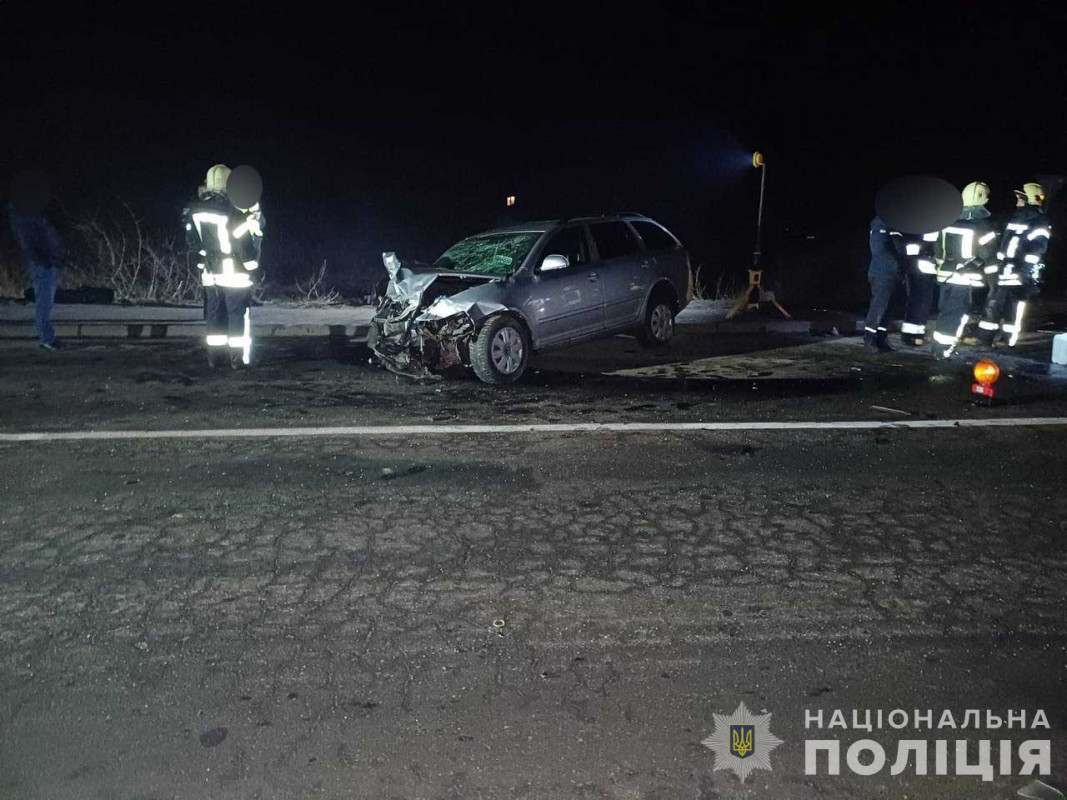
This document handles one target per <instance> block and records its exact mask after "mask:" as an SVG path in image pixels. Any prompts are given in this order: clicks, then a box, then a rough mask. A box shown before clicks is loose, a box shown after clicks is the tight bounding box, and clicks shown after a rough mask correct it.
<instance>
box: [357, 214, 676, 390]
mask: <svg viewBox="0 0 1067 800" xmlns="http://www.w3.org/2000/svg"><path fill="white" fill-rule="evenodd" d="M383 259H384V261H385V268H386V270H388V272H389V285H388V288H387V289H386V293H385V296H384V297H383V298H382V300H381V303H380V304H379V306H378V310H377V313H376V314H375V317H374V320H373V321H372V323H371V330H370V335H369V340H368V344H369V345H370V346H371V348H372V349H373V350H374V352H375V354H376V355H377V357H378V359H379V360H380V361H381V362H382V364H383V365H384V366H385V367H386V368H388V369H390V370H392V371H393V372H397V373H400V374H403V375H410V376H413V377H421V378H425V377H431V376H433V375H436V374H438V373H440V372H442V371H443V370H447V369H449V368H451V367H460V366H468V367H472V368H473V369H474V372H475V374H476V375H477V376H478V377H479V378H481V379H482V380H483V381H485V382H486V383H495V384H502V383H511V382H512V381H515V380H518V378H519V376H521V375H522V373H523V371H524V370H525V369H526V365H527V363H529V359H530V355H531V354H532V353H534V352H538V351H542V350H548V349H550V348H554V347H562V346H564V345H569V344H573V343H575V342H579V341H584V340H588V339H595V338H598V337H602V336H611V335H614V334H617V333H628V332H631V333H635V334H636V335H637V337H638V338H639V339H640V340H641V342H642V343H644V344H647V345H649V346H657V345H658V346H662V345H666V344H667V343H668V342H669V341H670V339H671V336H672V335H673V334H674V318H675V316H677V314H678V312H680V311H681V310H682V309H683V308H684V307H685V306H686V304H687V303H688V302H689V301H690V300H691V299H692V296H693V284H692V276H691V273H690V265H689V256H688V254H687V253H686V251H685V249H684V248H683V247H682V245H681V243H680V242H679V241H678V240H677V239H676V238H675V237H674V235H673V234H671V233H670V232H669V231H667V229H666V228H664V227H663V226H662V225H660V224H659V223H657V222H655V221H653V220H651V219H649V218H648V217H644V216H641V215H639V214H619V215H615V216H607V217H590V218H581V219H569V220H556V221H552V222H533V223H527V224H525V225H515V226H512V227H509V228H500V229H497V230H492V231H487V232H486V233H481V234H478V235H477V236H472V237H470V238H469V239H464V240H463V241H461V242H459V243H458V244H456V245H453V246H452V247H450V248H449V249H448V250H447V251H445V253H444V254H443V255H442V256H441V257H440V258H438V259H437V260H436V261H435V262H434V263H433V264H432V265H427V264H401V263H400V261H399V260H398V259H397V258H396V256H395V254H393V253H385V254H384V256H383Z"/></svg>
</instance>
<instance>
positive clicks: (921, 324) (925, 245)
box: [900, 231, 939, 347]
mask: <svg viewBox="0 0 1067 800" xmlns="http://www.w3.org/2000/svg"><path fill="white" fill-rule="evenodd" d="M938 235H939V234H938V232H937V231H934V232H933V233H924V234H923V235H922V236H916V235H913V234H906V235H905V237H904V243H905V252H906V254H907V257H908V266H907V269H906V270H905V271H904V288H905V289H906V290H907V294H908V303H907V307H906V309H905V311H904V321H903V322H901V323H900V340H901V341H902V342H903V343H904V344H905V345H907V346H908V347H922V346H923V345H924V344H926V323H927V321H928V320H929V319H930V312H931V311H933V310H934V297H935V295H936V294H937V266H936V265H935V264H934V242H936V241H937V238H938Z"/></svg>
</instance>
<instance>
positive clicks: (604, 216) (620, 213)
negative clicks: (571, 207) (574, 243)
mask: <svg viewBox="0 0 1067 800" xmlns="http://www.w3.org/2000/svg"><path fill="white" fill-rule="evenodd" d="M608 217H641V218H642V219H648V216H647V215H645V214H642V213H640V212H638V211H613V212H612V213H610V214H592V215H587V216H584V217H569V218H567V219H561V220H560V222H587V221H589V220H593V219H607V218H608Z"/></svg>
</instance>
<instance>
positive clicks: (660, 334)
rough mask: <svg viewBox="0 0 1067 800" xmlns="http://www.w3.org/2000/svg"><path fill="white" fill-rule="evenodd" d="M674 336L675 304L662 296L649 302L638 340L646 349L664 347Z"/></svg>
mask: <svg viewBox="0 0 1067 800" xmlns="http://www.w3.org/2000/svg"><path fill="white" fill-rule="evenodd" d="M673 336H674V304H673V303H671V302H670V300H668V299H667V298H666V297H663V296H662V295H660V296H658V297H656V296H654V297H653V298H652V299H651V300H649V302H648V309H647V310H646V311H645V321H644V324H643V325H642V326H641V330H640V331H639V335H638V337H637V338H638V339H640V340H641V344H643V345H645V346H646V347H663V346H665V345H666V344H667V343H668V342H670V340H671V337H673Z"/></svg>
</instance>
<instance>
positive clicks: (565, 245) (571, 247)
mask: <svg viewBox="0 0 1067 800" xmlns="http://www.w3.org/2000/svg"><path fill="white" fill-rule="evenodd" d="M552 255H556V256H566V257H567V260H568V261H570V262H571V266H572V267H573V266H575V265H578V264H588V263H589V246H588V245H587V244H586V241H585V232H584V231H583V230H582V228H581V226H578V227H574V228H564V229H563V230H561V231H560V232H559V233H557V234H556V235H555V236H553V237H552V238H551V239H549V240H548V244H546V245H545V249H544V250H542V251H541V258H542V259H543V258H544V257H545V256H552Z"/></svg>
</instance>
